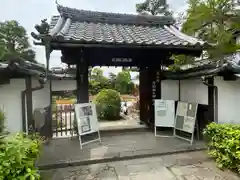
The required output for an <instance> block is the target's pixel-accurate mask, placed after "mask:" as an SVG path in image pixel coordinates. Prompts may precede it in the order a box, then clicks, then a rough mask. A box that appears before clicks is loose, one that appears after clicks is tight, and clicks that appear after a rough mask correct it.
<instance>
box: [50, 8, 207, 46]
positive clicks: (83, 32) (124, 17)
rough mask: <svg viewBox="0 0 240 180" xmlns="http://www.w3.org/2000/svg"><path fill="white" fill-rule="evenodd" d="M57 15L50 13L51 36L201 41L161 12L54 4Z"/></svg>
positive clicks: (85, 39) (82, 40)
mask: <svg viewBox="0 0 240 180" xmlns="http://www.w3.org/2000/svg"><path fill="white" fill-rule="evenodd" d="M58 11H59V13H60V15H61V16H53V17H52V20H51V23H50V35H51V36H52V37H53V38H56V39H61V40H66V41H77V42H79V43H97V44H135V45H153V46H154V45H155V46H157V45H166V46H167V45H171V46H172V45H173V46H199V45H200V46H201V45H205V42H203V41H200V40H198V39H196V38H193V37H190V36H187V35H185V34H183V33H181V32H180V31H178V29H176V28H175V27H174V26H173V25H172V24H173V23H174V21H173V19H172V18H170V17H161V16H140V15H129V14H115V13H103V12H92V11H84V10H77V9H73V8H68V7H63V6H58Z"/></svg>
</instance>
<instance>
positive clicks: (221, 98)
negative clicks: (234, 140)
mask: <svg viewBox="0 0 240 180" xmlns="http://www.w3.org/2000/svg"><path fill="white" fill-rule="evenodd" d="M214 85H215V86H217V87H218V122H219V123H231V124H240V117H239V108H240V80H237V81H224V80H223V78H222V77H215V78H214Z"/></svg>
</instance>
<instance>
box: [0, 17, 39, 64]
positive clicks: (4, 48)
mask: <svg viewBox="0 0 240 180" xmlns="http://www.w3.org/2000/svg"><path fill="white" fill-rule="evenodd" d="M0 44H1V47H0V53H1V55H2V56H1V59H0V60H8V59H9V58H14V57H20V58H22V59H24V60H26V61H31V62H36V60H35V52H34V51H33V50H32V49H30V44H29V42H28V37H27V33H26V30H25V29H24V27H22V26H20V25H19V23H18V22H17V21H14V20H13V21H5V22H0Z"/></svg>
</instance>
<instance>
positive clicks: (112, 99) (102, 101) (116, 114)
mask: <svg viewBox="0 0 240 180" xmlns="http://www.w3.org/2000/svg"><path fill="white" fill-rule="evenodd" d="M94 103H95V104H96V110H97V115H98V118H99V119H104V120H118V119H119V118H120V109H121V99H120V95H119V93H118V92H117V91H115V90H112V89H104V90H102V91H100V92H99V93H98V94H97V95H96V97H95V99H94Z"/></svg>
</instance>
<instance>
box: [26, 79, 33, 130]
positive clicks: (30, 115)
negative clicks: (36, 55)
mask: <svg viewBox="0 0 240 180" xmlns="http://www.w3.org/2000/svg"><path fill="white" fill-rule="evenodd" d="M25 88H26V109H27V127H28V130H27V132H28V133H31V132H33V131H34V130H35V124H34V120H33V101H32V78H31V76H27V77H26V78H25Z"/></svg>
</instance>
